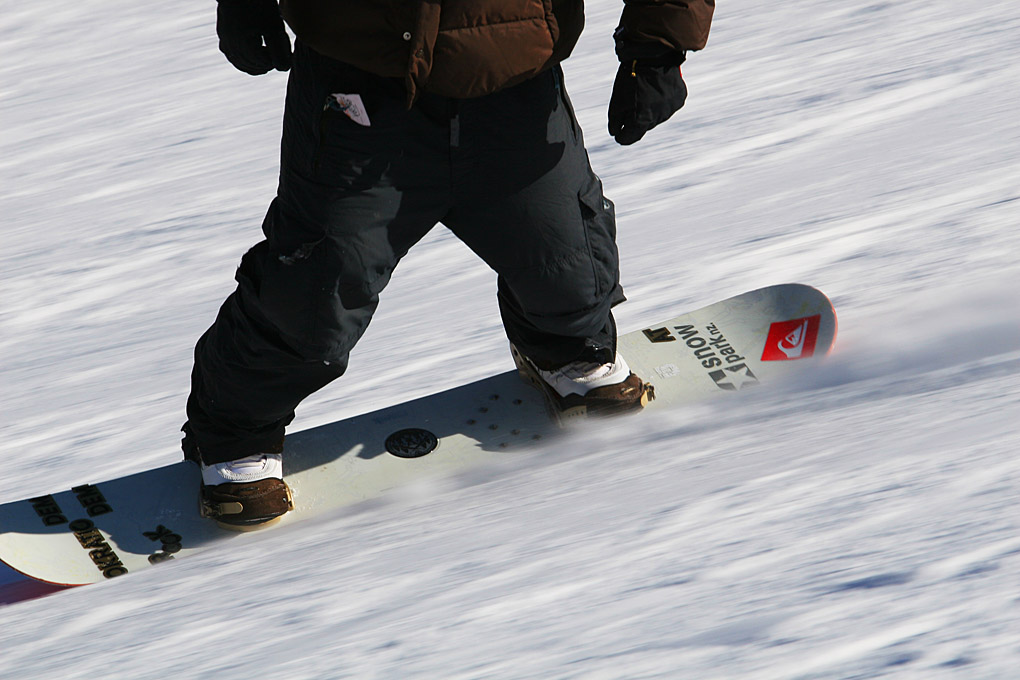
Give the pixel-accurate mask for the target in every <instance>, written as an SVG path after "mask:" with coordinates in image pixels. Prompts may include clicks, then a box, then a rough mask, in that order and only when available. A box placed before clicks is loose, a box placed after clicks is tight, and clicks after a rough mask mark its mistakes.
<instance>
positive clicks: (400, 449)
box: [386, 427, 439, 458]
mask: <svg viewBox="0 0 1020 680" xmlns="http://www.w3.org/2000/svg"><path fill="white" fill-rule="evenodd" d="M437 446H439V440H438V439H436V435H434V434H432V433H431V432H429V431H428V430H423V429H421V428H418V427H410V428H408V429H406V430H398V431H396V432H394V433H393V434H391V435H390V436H389V437H387V438H386V450H387V451H389V452H390V453H392V454H393V455H394V456H397V457H398V458H421V457H422V456H427V455H428V454H430V453H432V452H433V451H435V450H436V447H437Z"/></svg>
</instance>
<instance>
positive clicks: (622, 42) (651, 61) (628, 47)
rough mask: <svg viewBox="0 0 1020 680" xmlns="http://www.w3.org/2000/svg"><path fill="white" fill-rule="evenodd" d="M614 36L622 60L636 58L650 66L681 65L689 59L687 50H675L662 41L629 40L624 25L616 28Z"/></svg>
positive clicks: (618, 56)
mask: <svg viewBox="0 0 1020 680" xmlns="http://www.w3.org/2000/svg"><path fill="white" fill-rule="evenodd" d="M613 38H614V39H615V40H616V56H617V58H618V59H619V60H620V61H621V62H625V61H635V60H636V61H640V62H641V63H642V64H646V65H648V66H679V65H680V64H682V63H684V61H685V60H686V59H687V51H686V50H674V49H673V48H672V47H669V46H668V45H663V44H662V43H655V42H641V41H633V40H628V39H627V38H626V37H625V36H624V31H623V28H622V27H621V28H618V29H616V32H615V33H614V34H613Z"/></svg>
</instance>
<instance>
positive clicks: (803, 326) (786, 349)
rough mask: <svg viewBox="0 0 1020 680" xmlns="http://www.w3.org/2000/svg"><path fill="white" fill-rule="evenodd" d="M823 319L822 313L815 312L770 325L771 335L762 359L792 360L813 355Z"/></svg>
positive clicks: (767, 340) (766, 341) (766, 342)
mask: <svg viewBox="0 0 1020 680" xmlns="http://www.w3.org/2000/svg"><path fill="white" fill-rule="evenodd" d="M821 319H822V315H821V314H815V315H814V316H806V317H804V318H803V319H791V320H790V321H777V322H775V323H774V324H772V325H771V326H769V337H768V338H767V339H766V340H765V350H764V351H763V352H762V353H761V360H762V361H792V360H794V359H806V358H808V357H809V356H811V355H813V354H814V353H815V343H816V342H817V341H818V326H819V324H820V322H821Z"/></svg>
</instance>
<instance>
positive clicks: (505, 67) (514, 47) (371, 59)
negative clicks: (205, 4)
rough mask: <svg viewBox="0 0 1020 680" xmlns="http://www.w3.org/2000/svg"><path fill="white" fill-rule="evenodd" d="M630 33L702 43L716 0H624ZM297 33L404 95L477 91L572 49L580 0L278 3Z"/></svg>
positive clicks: (693, 45) (524, 74) (530, 72)
mask: <svg viewBox="0 0 1020 680" xmlns="http://www.w3.org/2000/svg"><path fill="white" fill-rule="evenodd" d="M624 4H625V7H624V10H623V16H622V18H621V20H620V25H621V27H622V28H623V29H624V32H625V34H626V35H627V38H628V40H636V41H642V42H656V43H661V44H663V45H665V46H668V47H670V48H673V49H676V50H699V49H701V48H702V47H704V46H705V41H706V40H707V39H708V30H709V25H710V24H711V21H712V12H713V10H714V9H715V0H688V1H687V2H680V1H679V0H624ZM280 7H281V9H282V11H283V16H284V18H285V19H286V20H287V23H288V24H289V25H290V27H291V29H292V30H293V31H294V33H295V34H296V35H297V36H298V38H300V39H301V40H302V41H304V42H305V43H307V44H308V45H310V46H311V47H312V48H314V49H315V50H316V51H318V52H320V53H322V54H325V55H328V56H330V57H333V58H334V59H338V60H340V61H343V62H346V63H348V64H353V65H354V66H357V67H358V68H361V69H364V70H366V71H369V72H371V73H375V74H377V75H380V76H384V77H389V78H402V79H404V82H405V84H406V87H407V95H408V102H412V101H414V99H415V98H416V97H417V96H418V95H419V94H420V93H421V92H422V91H426V92H434V93H436V94H440V95H444V96H447V97H458V98H467V97H478V96H481V95H484V94H488V93H490V92H495V91H496V90H499V89H501V88H504V87H507V86H509V85H513V84H515V83H519V82H522V81H524V80H527V79H528V78H530V77H532V76H534V75H535V74H536V73H539V72H540V71H542V70H544V69H546V68H549V67H550V66H553V65H555V64H557V63H559V62H560V61H562V60H563V59H566V58H567V56H569V55H570V52H571V50H573V48H574V44H575V43H576V42H577V38H578V36H579V35H580V34H581V29H582V28H583V27H584V2H583V0H280Z"/></svg>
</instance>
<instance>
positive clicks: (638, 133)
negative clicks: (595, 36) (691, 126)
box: [609, 43, 687, 145]
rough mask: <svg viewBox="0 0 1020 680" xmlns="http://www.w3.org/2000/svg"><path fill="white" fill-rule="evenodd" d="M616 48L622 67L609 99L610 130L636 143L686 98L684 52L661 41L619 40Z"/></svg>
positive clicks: (621, 140)
mask: <svg viewBox="0 0 1020 680" xmlns="http://www.w3.org/2000/svg"><path fill="white" fill-rule="evenodd" d="M616 51H617V54H618V55H619V57H620V69H619V70H618V71H617V72H616V82H615V83H614V84H613V96H612V98H611V99H610V100H609V134H611V135H612V136H613V137H615V138H616V141H617V142H619V143H620V144H624V145H626V144H633V143H634V142H636V141H638V140H639V139H641V138H642V137H644V136H645V133H646V132H648V131H649V130H651V129H652V128H653V127H655V126H656V125H658V124H659V123H661V122H663V121H664V120H666V119H667V118H669V117H670V116H672V115H673V114H674V113H676V112H677V111H679V110H680V108H681V107H682V106H683V105H684V102H685V101H686V100H687V85H686V84H684V78H683V74H682V73H681V72H680V64H682V63H683V62H684V57H685V54H684V53H683V52H672V51H668V50H666V48H664V47H662V46H658V45H640V44H638V45H635V44H630V45H627V44H623V43H617V49H616ZM645 55H647V56H645Z"/></svg>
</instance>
